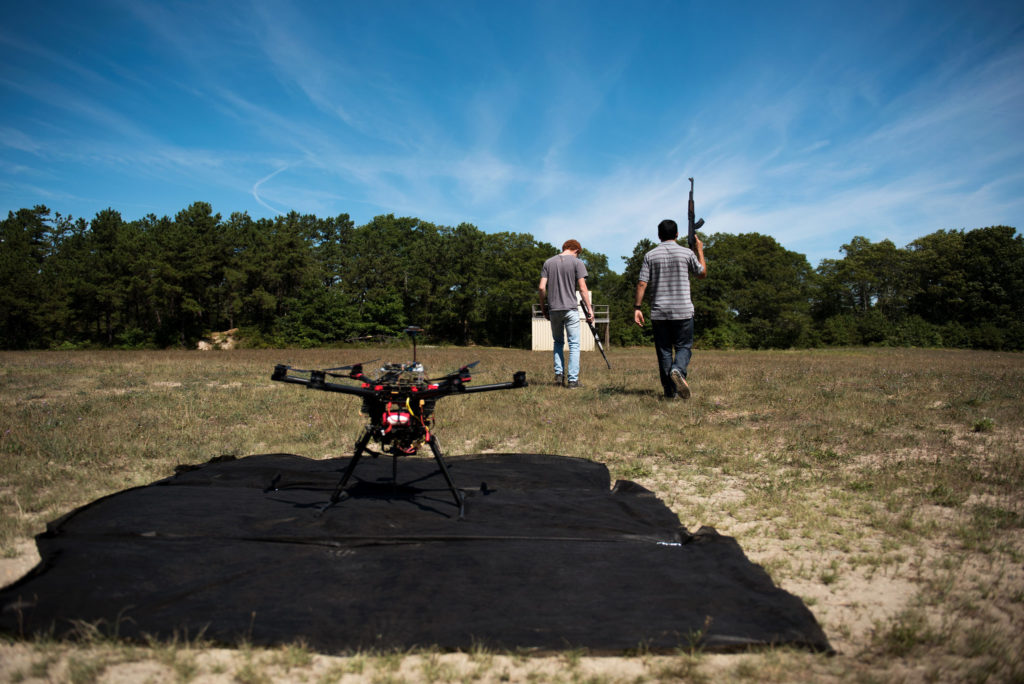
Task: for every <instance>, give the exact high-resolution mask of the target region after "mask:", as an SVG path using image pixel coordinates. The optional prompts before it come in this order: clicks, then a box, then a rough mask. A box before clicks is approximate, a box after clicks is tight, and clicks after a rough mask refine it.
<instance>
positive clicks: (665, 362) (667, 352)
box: [651, 318, 693, 397]
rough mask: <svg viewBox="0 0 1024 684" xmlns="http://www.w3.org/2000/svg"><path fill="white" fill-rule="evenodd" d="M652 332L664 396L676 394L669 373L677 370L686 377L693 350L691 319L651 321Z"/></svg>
mask: <svg viewBox="0 0 1024 684" xmlns="http://www.w3.org/2000/svg"><path fill="white" fill-rule="evenodd" d="M651 328H652V329H653V331H654V350H655V351H656V352H657V353H658V372H659V373H660V374H661V386H662V387H663V388H664V390H665V396H666V397H671V396H675V394H676V386H675V383H673V382H672V377H671V376H670V375H669V373H671V372H672V369H673V368H678V369H679V371H680V372H681V373H682V374H683V377H684V378H685V377H686V367H687V366H689V365H690V354H691V353H692V349H693V319H692V318H687V319H686V320H685V321H684V320H672V321H654V320H652V321H651Z"/></svg>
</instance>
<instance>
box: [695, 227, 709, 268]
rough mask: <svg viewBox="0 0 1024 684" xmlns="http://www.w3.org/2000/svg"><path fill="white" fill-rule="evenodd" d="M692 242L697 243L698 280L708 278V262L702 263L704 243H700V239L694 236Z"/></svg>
mask: <svg viewBox="0 0 1024 684" xmlns="http://www.w3.org/2000/svg"><path fill="white" fill-rule="evenodd" d="M693 239H694V241H695V242H696V243H697V244H696V247H697V259H699V260H700V273H698V274H697V277H698V278H707V277H708V262H706V261H704V243H703V242H701V241H700V238H699V237H697V236H696V235H694V236H693Z"/></svg>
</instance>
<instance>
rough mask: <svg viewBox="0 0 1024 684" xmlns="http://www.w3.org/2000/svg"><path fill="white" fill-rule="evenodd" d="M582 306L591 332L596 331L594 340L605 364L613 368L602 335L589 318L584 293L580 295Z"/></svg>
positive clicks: (584, 318) (584, 317)
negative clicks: (605, 351)
mask: <svg viewBox="0 0 1024 684" xmlns="http://www.w3.org/2000/svg"><path fill="white" fill-rule="evenodd" d="M580 306H581V307H582V308H583V320H585V321H587V325H589V326H590V332H592V333H594V342H596V343H597V348H598V350H599V351H600V352H601V356H603V357H604V362H605V364H607V366H608V369H609V370H611V367H612V364H611V363H609V362H608V357H607V356H605V353H604V345H603V344H601V336H600V335H598V334H597V326H596V325H594V324H593V323H591V322H590V321H589V320H588V319H589V318H590V311H589V309H587V300H586V298H585V297H584V296H583V295H582V294H581V295H580Z"/></svg>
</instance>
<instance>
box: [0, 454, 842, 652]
mask: <svg viewBox="0 0 1024 684" xmlns="http://www.w3.org/2000/svg"><path fill="white" fill-rule="evenodd" d="M446 461H447V462H448V465H449V468H450V470H451V473H452V476H453V478H454V480H455V482H456V483H457V484H458V486H459V487H460V488H461V489H463V490H464V491H465V493H466V511H465V517H464V518H463V519H461V520H460V519H459V517H458V509H457V507H456V506H455V504H454V502H453V499H452V495H451V492H450V491H449V490H448V488H447V485H446V484H445V482H444V480H443V479H442V477H441V475H440V473H439V472H438V471H437V468H436V464H435V462H434V460H433V459H432V458H429V457H426V458H424V457H415V458H402V459H399V461H398V463H397V468H398V470H397V472H398V482H399V485H397V486H396V485H395V484H394V483H393V481H392V479H391V477H392V467H393V465H394V464H393V462H392V459H391V458H390V457H382V458H379V459H374V458H363V459H362V460H361V461H360V462H359V464H358V467H357V468H356V470H355V477H354V478H353V480H352V482H351V483H350V487H349V492H350V494H351V496H349V497H347V498H344V499H343V500H341V501H340V502H339V503H337V504H335V505H334V506H331V507H329V508H326V509H324V504H326V503H327V502H328V501H329V499H330V495H331V493H332V491H333V490H334V487H335V485H336V483H337V482H338V479H339V475H340V471H341V470H342V469H343V468H344V466H345V464H346V463H347V459H332V460H320V461H318V460H311V459H306V458H302V457H300V456H295V455H291V454H264V455H256V456H248V457H245V458H241V459H237V460H236V459H225V460H218V459H215V460H214V461H211V462H210V463H208V464H204V465H202V466H196V467H185V468H181V469H179V472H178V473H177V474H176V475H174V476H173V477H170V478H167V479H165V480H161V481H159V482H155V483H153V484H151V485H148V486H145V487H139V488H135V489H130V490H127V491H124V492H119V493H117V494H113V495H111V496H108V497H105V498H102V499H99V500H97V501H95V502H93V503H91V504H88V505H86V506H83V507H81V508H79V509H77V510H75V511H72V512H71V513H69V514H67V515H65V516H64V517H62V518H60V519H58V520H56V521H54V522H52V523H50V524H49V526H48V529H47V531H46V532H45V533H43V534H40V535H39V536H38V537H37V538H36V541H37V545H38V548H39V553H40V556H41V561H40V563H39V565H38V566H37V567H36V568H35V569H34V570H32V571H31V572H30V573H29V574H28V575H26V576H25V577H24V578H22V579H21V580H20V581H18V582H16V583H15V584H13V585H11V586H9V587H7V588H5V589H3V590H2V591H0V629H2V630H3V631H5V632H7V633H9V634H12V635H15V636H30V635H35V634H55V635H57V636H68V635H74V634H75V633H76V629H77V628H76V624H77V625H81V624H83V623H84V624H88V625H94V626H96V627H98V628H99V629H100V630H101V631H102V632H103V633H106V634H111V635H114V634H116V635H117V636H120V637H123V638H142V637H147V638H157V639H171V638H182V637H187V638H197V637H202V638H205V639H209V640H213V641H216V642H221V643H227V644H238V643H250V644H256V645H268V646H269V645H278V644H293V643H299V642H302V643H305V644H306V645H308V646H309V647H311V648H314V649H316V650H319V651H322V652H327V653H340V652H350V651H354V650H357V649H371V648H372V649H392V648H396V649H408V648H413V647H438V648H442V649H470V648H474V647H486V648H494V649H508V650H517V649H527V650H541V651H546V650H552V649H565V648H582V649H587V650H589V651H590V652H593V653H613V652H624V651H629V650H632V649H637V648H645V649H650V650H662V649H676V648H689V647H701V648H704V649H705V650H718V651H724V650H735V649H742V648H747V647H752V646H761V645H769V644H776V645H790V646H798V647H804V648H809V649H813V650H818V651H830V650H831V649H830V646H829V643H828V640H827V638H826V637H825V634H824V633H823V632H822V630H821V628H820V626H819V625H818V623H817V622H816V620H815V619H814V616H813V615H812V614H811V612H810V611H809V610H808V609H807V607H806V606H805V605H804V604H803V603H802V602H801V601H800V600H799V599H798V598H797V597H795V596H793V595H791V594H789V593H787V592H785V591H783V590H781V589H780V588H778V587H776V586H775V585H774V584H773V583H772V581H771V578H770V577H769V576H768V575H767V574H766V573H765V572H764V570H763V569H762V568H761V567H760V566H758V565H755V564H753V563H751V562H750V561H749V560H748V559H747V558H746V556H745V555H744V554H743V551H742V549H741V548H740V547H739V545H738V544H737V543H736V541H735V540H734V539H732V538H729V537H725V536H721V535H719V534H717V533H716V532H715V531H714V530H713V529H711V528H702V529H701V530H700V531H698V532H697V533H696V534H690V533H689V532H688V531H687V530H686V529H685V528H683V527H682V526H681V525H680V524H679V520H678V518H677V517H676V516H675V515H674V514H673V513H672V512H671V511H670V510H669V509H668V507H666V506H665V505H664V504H663V503H662V502H661V501H659V500H658V499H657V497H655V496H654V495H653V494H652V493H651V492H650V491H648V490H646V489H644V488H643V487H640V486H639V485H637V484H634V483H632V482H627V481H619V482H617V483H616V484H615V486H614V487H612V486H611V483H610V479H609V475H608V470H607V468H605V466H604V465H602V464H600V463H595V462H592V461H587V460H584V459H576V458H567V457H560V456H550V455H536V454H481V455H472V456H450V457H447V458H446Z"/></svg>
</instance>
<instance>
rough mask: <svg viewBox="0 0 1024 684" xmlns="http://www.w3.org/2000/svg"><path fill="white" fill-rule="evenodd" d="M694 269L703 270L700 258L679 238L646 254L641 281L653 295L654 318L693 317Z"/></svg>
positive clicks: (641, 270)
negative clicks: (691, 296)
mask: <svg viewBox="0 0 1024 684" xmlns="http://www.w3.org/2000/svg"><path fill="white" fill-rule="evenodd" d="M690 271H693V272H694V273H701V272H702V271H703V268H702V267H701V265H700V260H699V259H697V255H696V254H694V253H693V250H691V249H689V248H687V247H683V246H682V245H680V244H679V243H678V242H676V241H675V240H666V241H664V242H662V243H661V244H659V245H658V246H657V247H655V248H654V249H652V250H651V251H649V252H647V254H645V255H644V262H643V265H642V266H641V267H640V281H641V282H645V283H647V291H646V294H649V295H650V297H651V320H654V321H667V320H685V319H687V318H693V301H692V300H691V299H690Z"/></svg>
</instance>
